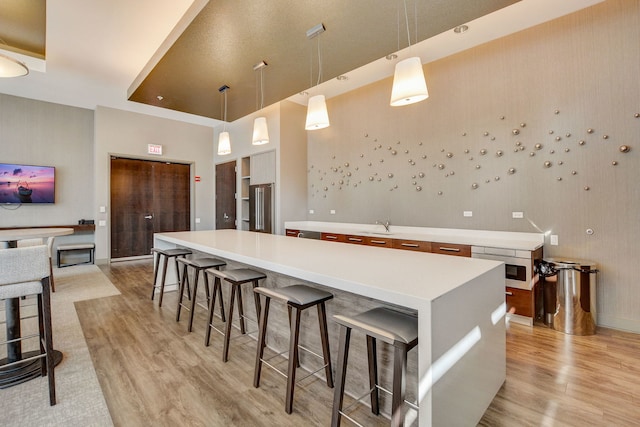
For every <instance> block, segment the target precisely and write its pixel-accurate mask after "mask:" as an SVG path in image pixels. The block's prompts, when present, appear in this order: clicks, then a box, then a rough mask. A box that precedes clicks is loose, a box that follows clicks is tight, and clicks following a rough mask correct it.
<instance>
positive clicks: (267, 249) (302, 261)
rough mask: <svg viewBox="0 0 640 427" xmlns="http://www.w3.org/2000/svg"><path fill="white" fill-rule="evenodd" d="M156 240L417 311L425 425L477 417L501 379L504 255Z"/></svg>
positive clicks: (229, 236) (256, 240) (220, 235)
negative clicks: (493, 257)
mask: <svg viewBox="0 0 640 427" xmlns="http://www.w3.org/2000/svg"><path fill="white" fill-rule="evenodd" d="M154 245H155V246H156V247H159V248H172V247H177V246H180V247H187V248H190V249H193V250H196V251H199V252H203V253H207V254H211V255H215V256H218V257H221V258H225V259H227V260H231V261H235V262H238V263H242V264H246V265H249V266H253V267H256V268H258V269H263V270H267V271H272V272H275V273H278V274H282V275H286V276H289V277H291V278H295V279H300V280H303V281H307V282H311V283H316V284H319V285H322V286H326V287H329V288H333V289H336V290H341V291H346V292H350V293H352V294H356V295H361V296H364V297H368V298H373V299H375V300H379V301H380V302H381V303H390V304H394V305H399V306H403V307H407V308H409V309H413V310H416V311H417V312H418V320H419V345H418V376H419V377H418V384H419V396H420V401H419V405H420V411H419V412H420V414H419V421H420V425H421V426H432V425H433V426H472V425H476V424H477V422H478V421H479V420H480V419H481V417H482V415H483V414H484V411H485V410H486V408H487V407H488V406H489V404H490V403H491V401H492V400H493V398H494V396H495V394H496V393H497V391H498V389H499V388H500V386H501V385H502V384H503V382H504V380H505V377H506V354H505V323H504V315H505V313H504V307H505V305H504V264H502V263H501V262H496V261H489V260H480V259H472V258H462V257H456V256H447V255H438V254H430V253H416V252H410V251H398V250H393V249H384V248H373V247H367V246H360V245H349V244H335V243H332V242H325V241H321V240H309V239H296V238H291V237H286V236H280V235H272V234H261V233H253V232H249V231H236V230H217V231H191V232H174V233H160V234H156V235H155V242H154ZM169 277H174V276H173V275H171V274H168V275H167V278H169ZM344 314H356V313H344ZM332 350H333V356H334V357H335V355H337V348H333V349H332ZM328 410H330V408H328Z"/></svg>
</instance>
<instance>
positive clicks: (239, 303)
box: [233, 285, 247, 335]
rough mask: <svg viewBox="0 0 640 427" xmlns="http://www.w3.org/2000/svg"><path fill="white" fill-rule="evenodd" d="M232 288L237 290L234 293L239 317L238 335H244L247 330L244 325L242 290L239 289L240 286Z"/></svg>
mask: <svg viewBox="0 0 640 427" xmlns="http://www.w3.org/2000/svg"><path fill="white" fill-rule="evenodd" d="M233 286H234V287H237V288H238V289H237V291H236V297H237V298H238V313H239V315H240V333H242V334H243V335H244V334H245V333H246V332H247V330H246V328H245V325H244V304H242V288H241V287H240V285H233Z"/></svg>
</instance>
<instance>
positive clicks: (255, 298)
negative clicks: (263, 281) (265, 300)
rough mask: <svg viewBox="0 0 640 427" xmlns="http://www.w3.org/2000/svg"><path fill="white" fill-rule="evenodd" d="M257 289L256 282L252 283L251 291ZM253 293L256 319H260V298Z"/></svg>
mask: <svg viewBox="0 0 640 427" xmlns="http://www.w3.org/2000/svg"><path fill="white" fill-rule="evenodd" d="M257 287H258V280H254V281H253V289H255V288H257ZM252 293H253V301H254V303H255V305H256V318H258V319H259V318H260V296H259V295H258V294H256V293H255V292H252Z"/></svg>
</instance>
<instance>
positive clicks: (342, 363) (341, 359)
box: [331, 326, 351, 427]
mask: <svg viewBox="0 0 640 427" xmlns="http://www.w3.org/2000/svg"><path fill="white" fill-rule="evenodd" d="M350 339H351V328H347V327H344V326H341V327H340V347H339V349H338V360H337V361H336V363H337V364H338V367H337V370H336V381H337V382H338V383H337V387H336V388H335V389H334V392H333V413H332V415H331V427H339V426H340V420H341V415H340V412H341V411H342V403H343V401H344V384H345V380H346V377H347V361H348V359H349V341H350Z"/></svg>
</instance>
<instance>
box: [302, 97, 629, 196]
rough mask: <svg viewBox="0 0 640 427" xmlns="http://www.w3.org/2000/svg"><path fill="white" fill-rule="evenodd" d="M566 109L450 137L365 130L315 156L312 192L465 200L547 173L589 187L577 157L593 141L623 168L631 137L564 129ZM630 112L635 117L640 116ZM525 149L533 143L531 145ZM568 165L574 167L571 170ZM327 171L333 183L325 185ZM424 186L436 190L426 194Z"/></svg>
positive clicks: (607, 161) (605, 162) (499, 120)
mask: <svg viewBox="0 0 640 427" xmlns="http://www.w3.org/2000/svg"><path fill="white" fill-rule="evenodd" d="M563 114H566V113H565V112H563V111H561V110H560V109H552V110H551V111H550V112H549V113H548V117H547V118H546V120H547V122H544V121H543V122H539V123H536V122H535V120H526V121H520V120H519V121H517V122H515V123H511V122H510V121H509V119H508V118H507V116H506V115H500V116H498V117H496V119H494V121H493V122H491V123H485V124H484V125H483V126H482V128H480V129H471V128H468V129H466V130H464V131H460V130H458V131H456V130H455V129H453V130H452V132H451V136H450V137H448V138H445V139H441V140H438V141H437V142H434V141H428V138H425V137H424V136H420V137H419V138H415V139H398V138H394V139H393V140H386V141H385V137H384V136H383V134H379V135H378V133H379V132H380V131H377V130H375V129H368V130H366V131H364V132H362V133H361V135H363V136H362V141H360V143H359V144H348V143H340V144H335V146H334V148H333V149H332V151H331V152H329V155H327V156H326V157H325V158H319V157H314V158H313V159H312V160H311V161H310V164H309V166H308V178H309V179H308V189H309V194H310V196H311V197H314V196H315V195H317V194H323V193H324V194H323V197H325V198H328V199H331V198H332V197H334V194H336V193H339V194H343V196H340V198H339V200H342V198H343V197H350V196H354V195H356V194H357V193H358V192H364V193H371V192H372V191H373V192H378V191H395V192H401V193H402V194H405V195H406V197H407V198H412V197H420V198H425V197H426V198H430V197H436V196H438V198H437V199H435V198H434V201H435V200H440V201H442V200H444V198H445V197H446V195H449V196H450V197H464V193H465V192H469V191H473V192H483V191H501V190H500V187H501V186H502V185H504V183H505V182H508V180H513V179H527V180H530V181H534V182H535V181H539V180H540V179H541V178H543V177H544V176H546V174H551V175H550V176H549V179H550V180H551V182H555V183H557V185H563V186H566V185H567V184H566V183H565V182H566V181H568V182H570V185H575V186H576V188H578V189H580V188H581V189H584V190H588V189H590V184H591V183H589V182H583V181H581V178H580V177H581V176H585V175H584V174H580V167H581V166H582V164H583V163H584V162H582V163H581V162H578V161H577V160H576V158H577V157H582V156H585V155H586V154H585V151H584V150H588V147H589V145H590V144H607V146H606V147H607V148H606V150H607V152H609V153H610V156H611V157H610V158H603V159H601V162H602V167H605V166H609V167H611V166H618V167H620V165H621V163H620V160H619V157H620V156H623V155H626V154H628V153H629V152H631V150H632V147H631V145H630V144H629V143H628V142H627V141H625V142H623V143H621V142H618V141H616V138H615V132H607V133H604V132H602V133H601V132H599V131H598V127H596V126H593V127H585V128H583V129H579V128H576V129H571V128H564V126H563V120H562V117H563ZM630 116H631V117H633V118H634V119H635V118H637V116H638V114H637V113H635V114H631V115H630ZM525 119H526V117H525ZM549 123H553V125H552V126H549ZM543 129H544V131H543V132H541V130H543ZM456 135H457V136H456ZM474 135H475V136H474ZM574 135H575V136H574ZM611 141H613V142H614V143H613V144H612V143H611ZM616 142H618V143H617V144H616ZM461 144H464V145H461ZM527 146H529V147H531V148H530V149H529V150H527ZM545 147H547V149H548V151H547V154H546V156H544V157H546V158H540V157H538V156H537V155H536V154H537V153H538V152H539V153H540V154H542V153H543V151H542V150H544V149H545ZM356 149H357V151H355V150H356ZM474 152H475V153H476V155H477V156H478V157H477V160H476V161H475V162H473V160H474V156H473V155H471V156H470V154H472V153H474ZM490 153H493V155H489V154H490ZM520 153H523V154H520ZM587 153H588V151H587ZM521 156H522V157H521ZM310 159H311V157H310ZM429 159H432V160H431V161H430V160H429ZM525 159H526V160H525ZM468 160H472V162H469V161H468ZM599 160H600V159H599ZM565 164H568V165H570V166H569V168H568V169H567V168H566V166H564V165H565ZM314 171H315V172H314ZM456 171H457V172H460V173H456ZM325 176H326V177H327V179H330V182H331V185H328V184H323V181H324V180H323V177H325ZM382 177H384V179H382ZM505 180H507V181H505ZM336 183H337V184H336ZM480 183H482V185H480ZM427 187H428V188H429V189H432V190H434V191H428V192H424V191H422V190H423V189H425V188H427ZM445 190H446V191H445ZM376 194H377V193H376Z"/></svg>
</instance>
